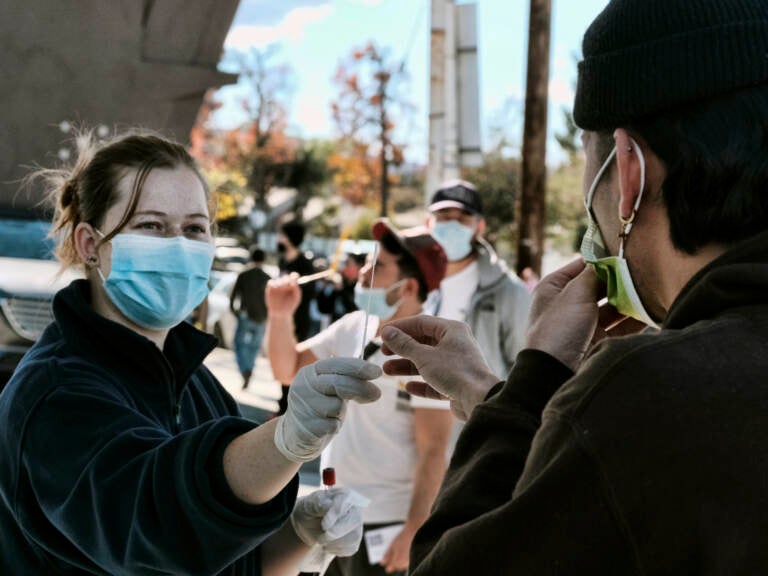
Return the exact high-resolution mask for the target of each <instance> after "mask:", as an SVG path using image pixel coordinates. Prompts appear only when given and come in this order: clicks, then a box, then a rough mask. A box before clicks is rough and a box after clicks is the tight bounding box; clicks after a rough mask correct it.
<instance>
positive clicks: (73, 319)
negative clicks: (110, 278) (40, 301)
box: [53, 280, 216, 395]
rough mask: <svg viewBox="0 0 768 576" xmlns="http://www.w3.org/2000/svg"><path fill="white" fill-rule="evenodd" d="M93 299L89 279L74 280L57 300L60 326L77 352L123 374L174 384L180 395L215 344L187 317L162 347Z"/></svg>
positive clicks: (149, 382)
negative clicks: (95, 305)
mask: <svg viewBox="0 0 768 576" xmlns="http://www.w3.org/2000/svg"><path fill="white" fill-rule="evenodd" d="M90 302H91V287H90V284H89V283H88V281H87V280H75V281H73V282H72V283H71V284H70V285H69V286H67V287H66V288H64V289H63V290H60V291H59V292H58V293H57V294H56V296H55V297H54V299H53V314H54V318H55V321H56V325H57V327H58V328H59V331H60V333H61V335H62V337H63V338H64V340H65V341H66V343H67V345H68V346H69V347H70V348H71V349H72V350H73V351H75V352H76V353H77V354H78V355H80V356H82V357H84V358H86V359H87V360H89V361H90V362H93V363H95V364H98V365H100V366H104V367H105V368H106V369H107V370H110V371H111V370H115V371H117V373H118V374H120V375H121V379H124V380H129V379H130V380H131V381H135V382H139V383H144V382H146V383H147V385H150V386H157V385H158V384H162V383H165V384H170V385H171V386H172V387H173V389H174V391H175V393H176V394H177V395H178V394H180V393H181V390H182V389H183V387H184V386H185V385H186V383H187V381H188V380H189V378H190V376H191V375H192V373H193V372H194V371H195V370H197V368H198V367H199V366H200V364H202V362H203V360H204V359H205V357H206V356H207V355H208V354H209V353H210V352H211V350H213V348H214V347H215V346H216V339H215V338H214V337H213V336H211V335H209V334H206V333H204V332H200V331H199V330H197V329H196V328H195V327H194V326H192V325H190V324H188V323H187V322H182V323H181V324H179V325H178V326H175V327H174V328H172V329H171V330H170V332H169V333H168V337H167V338H166V342H165V348H164V349H163V351H162V352H161V351H160V350H159V349H158V348H157V346H156V345H155V344H154V343H153V342H151V341H150V340H149V339H147V338H145V337H144V336H142V335H140V334H137V333H136V332H134V331H133V330H130V329H129V328H126V327H125V326H122V325H121V324H118V323H116V322H113V321H111V320H108V319H106V318H104V317H103V316H101V315H100V314H98V313H97V312H95V311H94V310H93V308H92V307H91V304H90Z"/></svg>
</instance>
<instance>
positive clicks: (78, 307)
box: [0, 132, 381, 576]
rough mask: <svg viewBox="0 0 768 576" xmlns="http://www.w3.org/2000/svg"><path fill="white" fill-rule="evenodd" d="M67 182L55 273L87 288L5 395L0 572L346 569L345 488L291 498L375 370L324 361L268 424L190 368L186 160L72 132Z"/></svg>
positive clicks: (1, 402)
mask: <svg viewBox="0 0 768 576" xmlns="http://www.w3.org/2000/svg"><path fill="white" fill-rule="evenodd" d="M77 145H78V147H79V155H78V159H77V161H76V162H75V164H74V166H73V167H71V168H61V169H57V170H43V171H42V172H39V173H36V174H35V176H39V177H40V178H41V181H42V183H43V185H45V186H47V187H48V191H49V192H50V195H51V200H52V201H53V202H54V203H55V212H54V220H53V225H52V234H53V235H54V236H55V237H56V238H57V240H58V246H57V256H58V257H59V259H60V260H61V263H62V268H67V267H77V268H80V269H81V270H82V273H83V275H84V278H82V279H78V280H75V281H73V282H72V283H71V284H70V285H69V286H67V287H66V288H64V289H62V290H60V291H59V292H58V293H57V294H56V295H55V298H54V300H53V315H54V321H53V323H51V324H50V325H49V326H48V327H47V328H46V329H45V331H44V333H43V335H42V336H41V337H40V339H39V340H38V342H37V343H35V344H34V346H33V347H32V348H31V349H30V351H29V353H28V354H27V355H26V356H25V357H24V358H23V359H22V361H21V363H20V364H19V365H18V367H17V369H16V371H15V372H14V374H13V376H12V377H11V379H10V381H9V382H8V385H7V386H6V387H5V388H4V390H3V392H2V394H0V450H1V451H2V454H3V465H2V466H0V573H1V574H77V575H87V574H122V575H126V576H130V575H136V576H144V575H147V574H222V575H232V576H235V575H242V576H246V575H247V576H253V575H259V574H265V575H274V576H288V575H291V574H297V573H298V571H299V566H300V563H301V562H302V561H303V559H304V558H305V557H306V556H307V555H308V554H309V552H310V550H311V547H312V546H319V547H321V548H322V549H323V550H324V552H326V553H328V554H336V555H342V556H344V555H350V554H352V553H354V552H355V551H356V550H357V548H358V545H359V543H360V539H361V537H362V516H361V509H362V507H361V505H360V503H359V501H358V500H356V499H355V498H354V495H353V494H352V493H351V492H350V491H349V490H348V489H344V488H337V489H334V490H333V491H317V492H315V493H312V494H309V495H307V496H305V497H303V498H299V499H297V490H298V484H299V482H298V475H297V472H298V470H299V466H300V465H301V463H303V462H306V461H307V460H311V459H313V458H315V457H316V456H317V455H318V454H319V453H320V452H321V451H322V449H323V447H324V446H325V445H326V444H327V443H328V442H329V441H330V439H331V438H332V437H333V436H334V435H335V434H336V433H337V432H338V429H339V427H340V426H341V423H342V421H343V419H344V414H345V406H346V404H347V403H348V402H349V401H350V400H354V401H356V402H372V401H374V400H376V399H377V398H378V397H379V391H378V389H377V388H376V387H375V386H374V385H373V384H372V383H371V382H370V380H373V379H375V378H377V377H378V376H379V375H380V373H381V370H380V369H379V367H378V366H376V365H373V364H371V363H369V362H365V361H362V360H357V359H339V358H336V359H331V360H326V361H324V362H318V363H317V364H315V365H313V366H311V367H307V368H305V369H304V370H302V371H300V372H299V373H298V374H297V375H296V378H295V380H294V382H293V385H292V387H291V389H292V393H293V395H294V397H295V398H297V402H296V403H295V405H294V406H292V407H290V408H289V409H288V411H287V412H286V413H285V415H283V416H281V417H280V418H277V419H275V420H272V421H270V422H268V423H266V424H264V425H262V426H259V425H257V424H256V423H255V422H252V421H249V420H247V419H245V418H243V417H242V415H241V414H240V411H239V408H238V406H237V404H236V403H235V401H234V400H233V398H232V397H231V396H230V395H229V394H228V393H227V392H226V390H225V389H224V388H223V387H222V386H221V384H220V383H219V382H218V381H217V380H216V378H215V377H214V376H213V375H212V374H211V373H210V371H209V370H208V369H207V368H206V367H205V366H204V365H203V364H202V362H203V360H204V358H205V357H206V356H207V355H208V353H209V352H210V351H211V350H212V349H213V348H214V347H215V346H216V339H215V338H214V337H213V336H210V335H209V334H206V333H203V332H201V331H199V330H197V329H196V328H194V326H192V325H191V324H189V323H187V322H185V318H187V317H188V316H189V313H190V312H191V311H192V310H193V309H194V308H195V307H196V306H197V305H198V304H199V303H200V301H201V300H202V299H203V298H204V297H205V296H206V294H207V293H208V279H209V274H210V269H211V264H212V261H213V253H214V239H213V231H212V229H213V225H214V222H213V217H212V214H213V212H212V202H211V195H210V192H209V190H208V186H207V184H206V181H205V179H204V178H203V176H202V174H201V173H200V172H199V170H198V168H197V166H196V165H195V162H194V160H193V159H192V158H191V156H190V155H189V153H188V152H187V150H186V149H185V148H184V146H182V145H180V144H178V143H175V142H171V141H169V140H166V139H164V138H162V137H159V136H157V135H154V134H147V133H141V132H136V133H127V134H122V135H118V136H115V138H114V139H112V140H109V141H105V142H98V143H97V142H96V141H95V140H94V139H93V138H92V137H90V136H89V135H87V134H83V135H78V137H77Z"/></svg>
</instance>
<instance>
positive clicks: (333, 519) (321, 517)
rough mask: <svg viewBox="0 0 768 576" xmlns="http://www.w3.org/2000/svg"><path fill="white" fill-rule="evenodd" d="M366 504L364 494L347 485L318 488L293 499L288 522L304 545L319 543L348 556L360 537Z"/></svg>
mask: <svg viewBox="0 0 768 576" xmlns="http://www.w3.org/2000/svg"><path fill="white" fill-rule="evenodd" d="M367 505H368V499H367V498H365V497H364V496H361V495H360V494H358V493H357V492H354V491H352V490H349V489H348V488H331V489H329V490H317V491H316V492H312V493H311V494H309V495H308V496H304V497H303V498H299V499H298V500H297V501H296V506H295V507H294V508H293V512H292V513H291V525H292V526H293V530H294V532H296V535H297V536H298V537H299V538H300V539H301V541H302V542H304V544H306V545H307V546H313V545H315V544H318V545H320V546H321V547H322V548H323V551H324V552H325V553H327V554H332V555H333V556H351V555H352V554H354V553H355V552H357V549H358V548H359V547H360V541H361V540H362V538H363V508H365V507H366V506H367Z"/></svg>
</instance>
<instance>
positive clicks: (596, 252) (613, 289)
mask: <svg viewBox="0 0 768 576" xmlns="http://www.w3.org/2000/svg"><path fill="white" fill-rule="evenodd" d="M632 144H633V146H634V150H635V151H636V152H637V155H638V159H639V160H640V193H639V194H638V195H637V200H635V205H634V206H633V207H632V215H631V216H630V217H629V219H628V220H625V219H624V218H622V217H621V215H619V219H620V220H621V224H622V226H621V235H620V236H619V254H618V255H617V256H611V255H610V254H609V253H608V250H607V249H606V248H605V240H604V239H603V235H602V233H601V232H600V227H599V226H598V224H597V220H595V217H594V215H593V214H592V200H593V197H594V195H595V190H596V189H597V185H598V183H599V182H600V178H602V176H603V173H604V172H605V171H606V170H607V168H608V166H609V165H610V164H611V161H612V160H613V159H614V157H615V156H616V148H614V149H613V150H612V151H611V153H610V154H609V155H608V158H607V159H606V160H605V162H604V163H603V165H602V166H601V167H600V170H599V171H598V172H597V175H596V176H595V180H594V181H593V182H592V185H591V186H590V187H589V192H588V193H587V198H586V201H585V204H586V208H587V216H588V217H589V227H588V228H587V232H586V233H585V234H584V239H583V240H582V242H581V255H582V256H583V258H584V261H585V262H587V263H589V264H591V265H592V266H593V267H594V269H595V273H596V274H597V277H598V278H600V280H602V281H603V282H604V283H605V285H606V288H607V298H608V303H609V304H611V305H612V306H613V307H614V308H616V310H617V311H618V312H619V313H620V314H624V315H625V316H631V317H632V318H635V319H636V320H640V321H641V322H643V323H645V324H647V325H649V326H654V327H658V325H657V324H656V322H654V321H653V319H652V318H651V316H650V314H648V311H647V310H646V309H645V306H643V302H642V301H641V300H640V295H639V294H638V293H637V290H636V289H635V283H634V282H633V281H632V274H630V272H629V264H628V263H627V259H626V258H624V241H625V240H626V239H627V238H628V237H629V232H630V230H631V229H632V224H633V222H634V219H635V214H636V213H637V209H638V208H639V206H640V201H641V200H642V198H643V190H644V189H645V158H643V152H642V150H640V147H639V146H638V145H637V142H635V141H634V140H632Z"/></svg>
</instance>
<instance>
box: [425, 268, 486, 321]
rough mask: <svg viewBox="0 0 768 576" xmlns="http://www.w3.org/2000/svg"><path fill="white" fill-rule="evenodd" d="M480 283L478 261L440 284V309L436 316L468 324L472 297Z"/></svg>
mask: <svg viewBox="0 0 768 576" xmlns="http://www.w3.org/2000/svg"><path fill="white" fill-rule="evenodd" d="M478 282H480V271H479V268H478V265H477V260H475V261H474V262H472V264H470V265H469V266H467V267H466V268H464V269H463V270H462V271H460V272H457V273H456V274H453V275H452V276H446V277H445V278H443V281H442V282H441V283H440V296H439V297H440V309H439V310H437V312H436V314H435V316H439V317H440V318H448V319H449V320H459V321H461V322H466V320H467V314H468V313H469V305H470V303H471V302H472V296H473V295H474V294H475V291H476V290H477V284H478Z"/></svg>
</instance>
